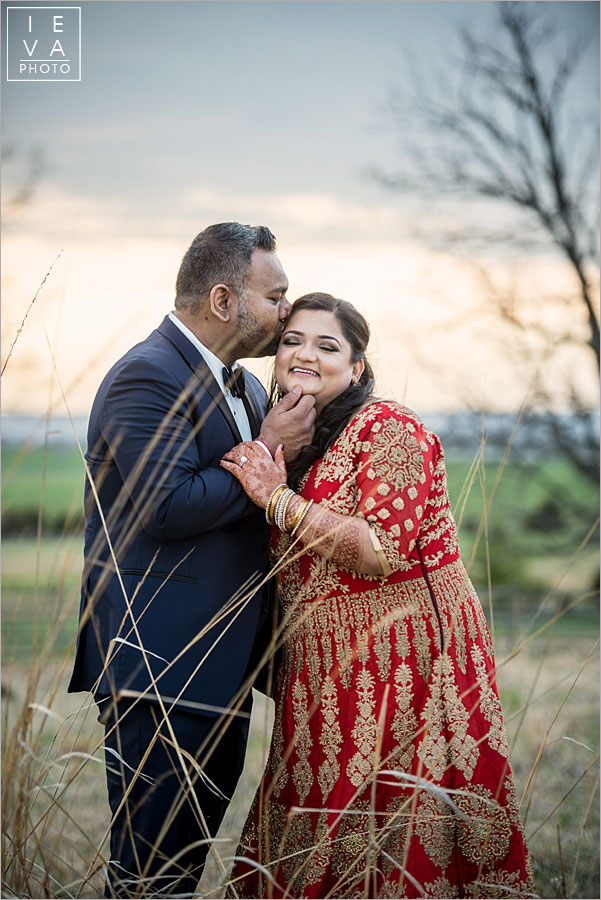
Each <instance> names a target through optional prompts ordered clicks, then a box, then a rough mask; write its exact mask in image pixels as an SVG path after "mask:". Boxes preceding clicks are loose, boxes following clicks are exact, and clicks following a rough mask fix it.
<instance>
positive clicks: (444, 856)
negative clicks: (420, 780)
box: [415, 790, 455, 869]
mask: <svg viewBox="0 0 601 900" xmlns="http://www.w3.org/2000/svg"><path fill="white" fill-rule="evenodd" d="M415 831H416V834H417V836H418V837H419V839H420V842H421V844H422V846H423V848H424V850H425V851H426V853H427V854H428V856H429V857H430V859H431V860H432V862H433V863H435V864H436V865H437V866H438V867H439V868H440V869H446V867H447V866H448V864H449V862H450V859H451V855H452V853H453V847H454V845H455V815H454V814H453V812H452V811H451V808H450V806H449V805H448V804H447V803H445V801H444V799H443V798H442V797H439V796H436V795H435V794H433V793H431V792H430V791H425V790H424V791H421V792H420V795H419V800H418V806H417V817H416V826H415Z"/></svg>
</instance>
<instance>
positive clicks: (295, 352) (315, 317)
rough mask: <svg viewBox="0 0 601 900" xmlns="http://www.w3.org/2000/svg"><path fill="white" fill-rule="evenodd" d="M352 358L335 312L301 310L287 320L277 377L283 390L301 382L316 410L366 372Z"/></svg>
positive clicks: (286, 390) (279, 354) (281, 342)
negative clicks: (312, 399)
mask: <svg viewBox="0 0 601 900" xmlns="http://www.w3.org/2000/svg"><path fill="white" fill-rule="evenodd" d="M363 368H364V363H363V360H359V362H356V363H353V362H352V361H351V345H350V344H349V342H348V341H347V339H346V338H345V337H344V335H343V333H342V330H341V328H340V325H339V324H338V319H337V318H336V316H335V315H334V313H332V312H328V311H327V310H317V309H301V310H299V311H298V312H296V313H295V312H293V313H292V314H291V316H290V318H289V319H288V320H287V321H286V325H285V327H284V331H283V333H282V337H281V338H280V345H279V347H278V352H277V355H276V358H275V377H276V379H277V382H278V384H279V386H280V388H281V389H282V390H283V391H284V393H285V394H286V393H288V391H291V390H292V388H293V387H294V386H295V385H297V384H298V385H300V386H301V388H302V389H303V394H311V395H312V396H313V397H315V408H316V410H317V412H319V411H320V410H321V409H323V407H324V406H326V405H327V404H328V403H329V402H330V400H333V399H334V397H337V396H338V395H339V394H341V393H342V392H343V391H345V390H346V389H347V387H348V386H349V384H350V383H351V381H352V380H353V379H354V380H358V379H359V377H360V376H361V373H362V372H363Z"/></svg>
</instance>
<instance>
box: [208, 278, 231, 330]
mask: <svg viewBox="0 0 601 900" xmlns="http://www.w3.org/2000/svg"><path fill="white" fill-rule="evenodd" d="M236 302H237V300H236V295H235V294H234V292H233V291H232V290H231V289H230V288H229V287H228V286H227V284H216V285H215V286H214V287H212V288H211V293H210V294H209V309H210V310H211V312H212V314H213V315H214V316H215V318H217V319H219V321H220V322H229V321H230V320H231V318H232V314H233V313H234V311H235V308H236Z"/></svg>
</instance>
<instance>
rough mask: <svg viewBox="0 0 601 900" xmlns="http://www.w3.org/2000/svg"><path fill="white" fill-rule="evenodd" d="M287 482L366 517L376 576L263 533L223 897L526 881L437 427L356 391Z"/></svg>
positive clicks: (467, 887)
mask: <svg viewBox="0 0 601 900" xmlns="http://www.w3.org/2000/svg"><path fill="white" fill-rule="evenodd" d="M300 493H301V494H302V496H303V497H306V498H313V500H314V501H315V503H320V504H322V505H325V506H326V507H327V508H329V509H330V510H332V511H333V512H337V513H342V514H344V515H349V516H360V517H362V518H365V519H366V520H367V521H368V522H369V523H370V526H371V529H372V535H373V537H372V541H374V542H375V543H374V546H375V547H377V548H379V550H380V551H382V552H383V556H381V559H382V560H383V562H384V566H385V570H386V571H387V573H388V574H386V575H384V576H383V577H376V576H365V575H358V574H356V573H354V572H350V571H347V570H345V569H343V568H341V567H340V566H336V565H334V564H333V563H332V562H329V561H327V560H325V559H322V558H320V557H319V556H318V555H316V554H315V553H313V552H312V551H311V549H310V547H309V548H306V549H305V548H304V547H303V546H302V544H301V543H299V542H298V541H297V542H296V544H294V545H292V539H291V538H290V536H288V535H285V534H280V532H276V535H275V536H274V545H275V558H276V560H278V561H280V562H282V561H283V568H282V570H281V573H280V586H281V596H282V602H283V613H284V628H285V631H284V638H285V639H284V647H283V660H282V665H281V668H280V671H279V674H278V686H277V695H276V713H275V725H274V731H273V737H272V743H271V749H270V754H269V759H268V762H267V767H266V770H265V774H264V776H263V780H262V782H261V784H260V786H259V789H258V791H257V795H256V797H255V801H254V804H253V807H252V809H251V811H250V814H249V817H248V820H247V823H246V826H245V828H244V831H243V833H242V838H241V844H240V846H239V848H238V856H239V857H246V858H247V860H252V861H254V862H255V863H257V864H258V865H257V866H253V865H252V864H251V863H250V862H247V861H244V860H240V859H239V861H238V862H236V864H235V866H234V870H233V872H232V876H231V877H232V879H233V887H234V888H235V891H236V894H237V896H240V897H283V896H286V897H315V898H322V900H324V898H329V897H370V898H375V897H390V898H392V897H424V896H425V897H438V898H442V897H525V896H529V895H531V894H532V891H533V884H532V877H531V874H530V867H529V862H528V854H527V850H526V847H525V843H524V837H523V833H522V827H521V823H520V817H519V810H518V805H517V801H516V793H515V788H514V785H513V780H512V775H511V769H510V766H509V759H508V748H507V740H506V737H505V731H504V727H503V721H502V714H501V705H500V702H499V697H498V693H497V687H496V682H495V671H494V659H493V649H492V645H491V640H490V636H489V633H488V629H487V626H486V622H485V619H484V615H483V613H482V608H481V606H480V602H479V600H478V598H477V596H476V594H475V592H474V589H473V587H472V584H471V582H470V580H469V577H468V575H467V573H466V571H465V568H464V566H463V563H462V562H461V559H460V555H459V547H458V543H457V529H456V525H455V522H454V520H453V516H452V514H451V511H450V507H449V497H448V492H447V483H446V472H445V466H444V455H443V450H442V447H441V445H440V442H439V440H438V438H437V437H436V436H435V435H434V434H432V433H431V432H430V431H429V430H428V429H427V428H426V427H425V426H424V425H423V424H422V422H421V421H420V420H419V419H418V418H417V417H416V416H415V415H414V414H413V413H412V412H411V411H409V410H408V409H406V408H404V407H402V406H399V405H398V404H396V403H392V402H376V403H373V404H372V405H370V406H368V407H367V408H365V409H364V410H363V411H361V412H360V413H358V414H357V415H356V416H355V417H354V418H353V419H352V420H351V422H350V423H349V425H348V426H347V427H346V428H345V429H344V431H343V432H342V433H341V434H340V435H339V437H338V438H337V439H336V441H335V442H334V443H333V444H332V446H331V447H330V449H329V450H328V451H327V453H326V454H325V455H324V457H323V458H322V459H321V460H319V461H318V462H316V463H315V464H314V465H313V467H312V468H311V469H310V471H309V473H308V474H307V475H306V476H305V477H304V479H303V481H302V483H301V487H300ZM291 545H292V546H291ZM384 557H385V559H384ZM229 891H230V894H229V895H230V896H235V895H234V894H233V893H232V888H231V887H230V889H229Z"/></svg>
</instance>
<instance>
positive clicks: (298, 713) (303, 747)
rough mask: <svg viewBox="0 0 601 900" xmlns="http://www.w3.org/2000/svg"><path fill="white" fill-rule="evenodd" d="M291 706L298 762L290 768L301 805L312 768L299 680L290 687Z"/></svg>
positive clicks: (306, 714) (304, 700)
mask: <svg viewBox="0 0 601 900" xmlns="http://www.w3.org/2000/svg"><path fill="white" fill-rule="evenodd" d="M292 708H293V710H294V723H295V732H294V738H295V742H296V743H295V750H296V755H297V757H298V762H297V763H295V764H294V768H293V769H292V779H293V781H294V786H295V788H296V790H297V792H298V799H299V803H300V804H301V805H302V804H303V802H304V800H305V797H306V796H307V794H308V793H309V791H310V790H311V787H312V785H313V770H312V768H311V764H310V762H309V756H310V753H311V747H312V745H313V741H312V740H311V732H310V731H309V712H308V709H307V689H306V688H305V686H304V684H303V683H302V682H301V681H295V682H294V686H293V688H292Z"/></svg>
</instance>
